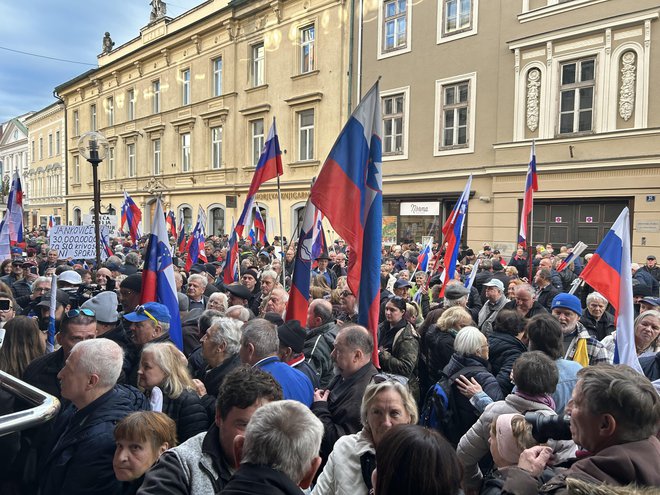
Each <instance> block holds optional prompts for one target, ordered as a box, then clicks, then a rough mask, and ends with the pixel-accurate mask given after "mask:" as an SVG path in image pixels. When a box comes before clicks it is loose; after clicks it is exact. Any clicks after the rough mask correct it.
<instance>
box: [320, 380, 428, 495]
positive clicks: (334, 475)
mask: <svg viewBox="0 0 660 495" xmlns="http://www.w3.org/2000/svg"><path fill="white" fill-rule="evenodd" d="M402 381H405V379H402V378H401V377H399V376H394V375H387V374H383V373H381V374H377V375H374V377H373V378H372V382H371V383H370V384H369V385H368V386H367V388H366V390H365V391H364V396H363V397H362V405H361V407H360V416H361V418H362V425H363V428H362V430H361V431H359V432H358V433H355V434H354V435H344V436H342V437H340V438H339V440H337V442H336V443H335V445H334V448H333V449H332V452H331V453H330V457H329V458H328V462H327V464H326V465H325V467H324V468H323V472H322V473H321V476H319V479H318V481H317V483H316V486H315V487H314V490H312V495H325V494H327V495H330V494H332V495H335V494H346V495H348V494H350V495H367V494H368V493H369V491H370V490H371V488H372V484H371V474H372V472H373V470H374V468H375V467H376V455H375V454H376V448H377V447H378V445H379V443H380V441H381V439H382V438H383V435H384V434H385V433H386V432H387V431H388V430H389V429H390V428H392V427H393V426H395V425H400V424H415V423H417V419H418V412H417V403H416V402H415V399H414V397H413V396H412V395H411V393H410V392H409V391H408V387H407V386H406V385H405V384H403V383H402Z"/></svg>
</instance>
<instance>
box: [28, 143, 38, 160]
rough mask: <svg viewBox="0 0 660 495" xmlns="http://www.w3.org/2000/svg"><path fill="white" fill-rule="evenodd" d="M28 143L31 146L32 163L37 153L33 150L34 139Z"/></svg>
mask: <svg viewBox="0 0 660 495" xmlns="http://www.w3.org/2000/svg"><path fill="white" fill-rule="evenodd" d="M30 144H31V146H32V163H34V162H35V160H36V159H37V153H36V151H35V146H34V139H33V140H32V143H30Z"/></svg>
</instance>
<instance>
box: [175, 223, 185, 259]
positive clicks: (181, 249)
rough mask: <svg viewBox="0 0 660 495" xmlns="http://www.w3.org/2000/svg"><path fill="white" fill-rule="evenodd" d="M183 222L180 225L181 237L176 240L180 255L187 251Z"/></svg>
mask: <svg viewBox="0 0 660 495" xmlns="http://www.w3.org/2000/svg"><path fill="white" fill-rule="evenodd" d="M183 227H184V225H183V220H181V223H180V224H179V236H178V237H177V238H176V248H177V250H178V251H179V252H180V253H183V252H185V250H186V231H185V230H184V228H183Z"/></svg>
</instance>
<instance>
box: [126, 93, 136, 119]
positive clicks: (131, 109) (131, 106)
mask: <svg viewBox="0 0 660 495" xmlns="http://www.w3.org/2000/svg"><path fill="white" fill-rule="evenodd" d="M126 99H127V100H128V105H127V106H126V109H127V112H128V115H127V117H128V120H133V119H135V90H134V89H129V90H128V96H127V98H126Z"/></svg>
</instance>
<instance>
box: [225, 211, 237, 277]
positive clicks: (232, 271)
mask: <svg viewBox="0 0 660 495" xmlns="http://www.w3.org/2000/svg"><path fill="white" fill-rule="evenodd" d="M234 282H238V234H237V233H236V229H235V228H234V220H233V219H232V226H231V231H230V233H229V246H227V254H226V258H225V266H224V267H223V269H222V283H224V284H225V285H229V284H233V283H234Z"/></svg>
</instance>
